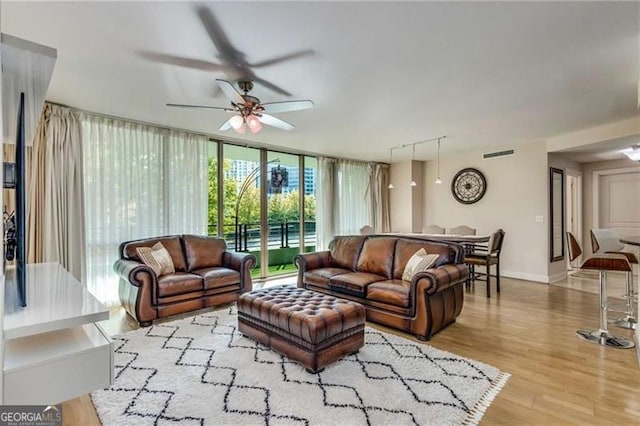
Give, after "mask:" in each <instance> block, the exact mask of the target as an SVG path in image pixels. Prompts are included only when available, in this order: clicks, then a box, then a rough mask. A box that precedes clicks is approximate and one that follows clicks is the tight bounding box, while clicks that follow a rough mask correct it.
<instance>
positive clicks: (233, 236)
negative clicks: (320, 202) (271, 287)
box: [208, 141, 317, 277]
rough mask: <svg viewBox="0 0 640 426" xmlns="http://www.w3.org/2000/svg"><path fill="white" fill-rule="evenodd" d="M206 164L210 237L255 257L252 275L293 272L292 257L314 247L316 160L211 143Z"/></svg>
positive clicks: (265, 150)
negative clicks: (216, 236) (221, 239)
mask: <svg viewBox="0 0 640 426" xmlns="http://www.w3.org/2000/svg"><path fill="white" fill-rule="evenodd" d="M220 153H222V157H219V156H220ZM219 158H222V160H221V161H220V160H219ZM208 161H209V163H208V165H209V169H208V173H209V187H208V191H209V212H208V220H209V227H208V233H209V235H219V236H222V237H224V238H225V240H226V242H227V246H228V248H229V250H234V251H241V252H249V253H253V254H254V255H255V256H256V258H257V259H258V264H257V265H256V267H255V268H254V269H253V270H252V276H253V277H267V276H275V275H282V274H287V273H294V272H295V271H296V268H295V265H294V263H293V260H294V258H295V256H296V255H297V254H298V253H300V252H304V251H306V252H309V251H313V250H315V247H316V232H315V219H316V215H315V210H316V200H315V191H316V169H317V160H316V159H315V158H314V157H310V156H303V155H297V154H288V153H282V152H277V151H271V150H267V149H258V148H249V147H246V146H239V145H235V144H231V143H222V142H218V143H216V142H215V141H212V142H211V145H210V147H209V160H208ZM219 167H222V170H219ZM263 174H264V176H263ZM219 182H222V183H221V184H220V185H219ZM219 186H221V187H219Z"/></svg>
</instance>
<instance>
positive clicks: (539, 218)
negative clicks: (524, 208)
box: [536, 216, 544, 223]
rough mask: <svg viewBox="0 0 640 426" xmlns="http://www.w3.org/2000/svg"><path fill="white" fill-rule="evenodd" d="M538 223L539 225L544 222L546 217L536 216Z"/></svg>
mask: <svg viewBox="0 0 640 426" xmlns="http://www.w3.org/2000/svg"><path fill="white" fill-rule="evenodd" d="M536 222H538V223H542V222H544V216H536Z"/></svg>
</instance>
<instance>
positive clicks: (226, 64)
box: [138, 6, 314, 96]
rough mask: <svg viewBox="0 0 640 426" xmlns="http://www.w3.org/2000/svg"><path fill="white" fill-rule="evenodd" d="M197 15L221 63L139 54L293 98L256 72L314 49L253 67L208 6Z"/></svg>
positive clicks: (270, 59) (269, 60)
mask: <svg viewBox="0 0 640 426" xmlns="http://www.w3.org/2000/svg"><path fill="white" fill-rule="evenodd" d="M196 12H197V14H198V17H199V18H200V21H201V23H202V26H203V27H204V29H205V30H206V32H207V34H208V35H209V38H210V39H211V41H212V42H213V45H214V46H215V48H216V50H217V51H218V54H217V55H216V57H217V59H218V61H219V62H211V61H209V60H207V59H205V60H203V59H199V58H198V59H196V58H189V57H185V56H180V55H173V54H165V53H159V52H150V51H140V52H138V54H139V55H140V56H141V57H143V58H145V59H147V60H150V61H153V62H159V63H164V64H171V65H177V66H181V67H186V68H191V69H199V70H202V71H220V72H223V73H224V74H225V76H226V78H227V79H229V80H231V81H233V82H240V81H250V82H252V83H257V84H259V85H261V86H264V87H266V88H268V89H270V90H273V91H274V92H276V93H279V94H281V95H284V96H291V93H289V92H288V91H286V90H285V89H283V88H282V87H280V86H277V85H275V84H274V83H272V82H270V81H267V80H265V79H263V78H260V77H259V76H257V75H256V73H255V72H254V71H253V69H254V68H262V67H266V66H270V65H276V64H280V63H282V62H287V61H291V60H294V59H297V58H300V57H304V56H308V55H313V54H314V51H313V50H311V49H305V50H300V51H296V52H292V53H288V54H284V55H281V56H277V57H272V58H269V59H265V60H262V61H259V62H255V63H251V62H249V61H248V60H247V58H246V54H245V53H244V52H242V51H240V50H238V49H237V48H236V47H235V46H234V45H233V44H232V43H231V40H229V37H227V34H226V33H225V31H224V29H223V28H222V26H221V25H220V23H219V22H218V20H217V19H216V17H215V15H214V14H213V12H212V11H211V10H210V9H209V8H208V7H205V6H199V7H197V8H196Z"/></svg>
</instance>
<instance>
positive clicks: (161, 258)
mask: <svg viewBox="0 0 640 426" xmlns="http://www.w3.org/2000/svg"><path fill="white" fill-rule="evenodd" d="M136 252H137V253H138V256H140V260H142V263H144V264H145V265H147V266H148V267H149V268H151V269H152V270H153V272H155V273H156V276H158V277H160V276H162V275H166V274H172V273H174V272H175V271H176V270H175V268H174V266H173V260H171V255H170V254H169V252H168V251H167V249H166V248H164V246H163V245H162V243H156V244H155V245H154V246H153V247H138V248H137V249H136Z"/></svg>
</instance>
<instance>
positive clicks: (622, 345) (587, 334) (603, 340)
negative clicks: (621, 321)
mask: <svg viewBox="0 0 640 426" xmlns="http://www.w3.org/2000/svg"><path fill="white" fill-rule="evenodd" d="M576 335H577V336H578V337H579V338H581V339H582V340H585V341H587V342H590V343H596V344H598V345H602V346H609V347H612V348H616V349H631V348H634V347H635V346H636V345H635V343H633V341H632V340H630V339H627V338H624V337H616V336H613V335H611V334H609V333H608V332H606V331H604V330H578V331H576Z"/></svg>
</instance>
